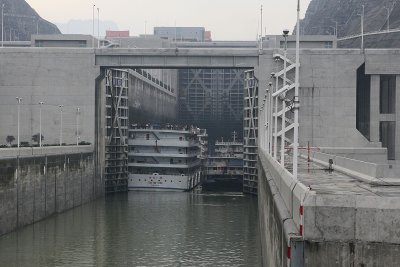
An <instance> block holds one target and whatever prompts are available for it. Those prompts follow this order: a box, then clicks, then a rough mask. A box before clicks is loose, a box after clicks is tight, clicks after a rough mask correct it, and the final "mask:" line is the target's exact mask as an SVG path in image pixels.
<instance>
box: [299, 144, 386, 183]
mask: <svg viewBox="0 0 400 267" xmlns="http://www.w3.org/2000/svg"><path fill="white" fill-rule="evenodd" d="M301 156H302V157H303V158H307V156H306V155H304V154H302V155H301ZM311 159H312V161H314V162H317V163H318V164H321V165H322V166H325V167H328V166H329V160H330V159H331V160H332V161H333V165H332V167H333V169H334V170H336V171H339V172H342V173H344V174H346V175H349V176H351V177H353V178H356V179H358V180H360V181H363V182H366V183H370V184H376V185H382V184H387V183H386V182H384V181H382V180H381V178H384V176H385V170H386V169H388V168H389V164H376V163H371V162H365V161H361V160H356V159H351V158H346V157H342V156H337V155H333V154H326V153H322V152H317V151H313V152H311Z"/></svg>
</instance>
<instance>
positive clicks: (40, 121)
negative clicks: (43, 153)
mask: <svg viewBox="0 0 400 267" xmlns="http://www.w3.org/2000/svg"><path fill="white" fill-rule="evenodd" d="M43 104H44V102H39V147H42V106H43Z"/></svg>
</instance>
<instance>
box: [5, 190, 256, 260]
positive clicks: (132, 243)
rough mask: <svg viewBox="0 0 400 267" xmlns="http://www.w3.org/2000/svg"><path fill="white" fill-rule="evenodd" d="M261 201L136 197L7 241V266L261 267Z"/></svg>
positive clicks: (83, 210) (71, 214)
mask: <svg viewBox="0 0 400 267" xmlns="http://www.w3.org/2000/svg"><path fill="white" fill-rule="evenodd" d="M258 238H259V234H258V224H257V200H256V199H255V198H253V197H250V196H243V195H241V194H196V193H167V192H165V193H148V192H130V193H127V194H122V195H115V196H111V197H108V198H107V199H101V200H98V201H96V202H94V203H90V204H88V205H85V206H83V207H79V208H76V209H74V210H71V211H68V212H66V213H64V214H60V215H58V216H54V217H52V218H49V219H47V220H44V221H42V222H39V223H37V224H35V225H32V226H28V227H25V228H23V229H21V230H20V231H17V232H14V233H11V234H9V235H6V236H3V237H1V238H0V259H1V261H0V265H1V264H4V263H7V264H6V265H5V266H259V265H260V259H259V239H258Z"/></svg>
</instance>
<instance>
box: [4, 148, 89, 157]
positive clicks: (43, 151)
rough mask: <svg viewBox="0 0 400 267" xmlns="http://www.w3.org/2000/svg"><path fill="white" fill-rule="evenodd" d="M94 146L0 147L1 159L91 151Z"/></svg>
mask: <svg viewBox="0 0 400 267" xmlns="http://www.w3.org/2000/svg"><path fill="white" fill-rule="evenodd" d="M90 152H93V146H91V145H84V146H62V147H59V146H49V147H21V148H16V147H13V148H0V159H2V158H15V157H18V156H19V157H30V156H39V155H60V154H61V155H62V154H72V153H78V154H79V153H90Z"/></svg>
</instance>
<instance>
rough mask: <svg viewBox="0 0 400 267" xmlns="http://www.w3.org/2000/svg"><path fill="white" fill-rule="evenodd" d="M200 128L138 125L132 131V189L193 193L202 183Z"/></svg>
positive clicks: (129, 166)
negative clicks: (198, 133)
mask: <svg viewBox="0 0 400 267" xmlns="http://www.w3.org/2000/svg"><path fill="white" fill-rule="evenodd" d="M197 131H198V129H197V128H191V127H180V126H173V125H169V124H168V125H165V126H158V125H146V126H144V127H139V126H136V125H134V126H133V127H132V128H131V129H130V130H129V140H128V144H129V150H128V156H129V157H128V160H129V161H128V170H129V179H128V187H129V190H173V191H189V190H192V189H193V188H195V187H196V186H197V185H198V184H199V183H200V181H201V172H200V166H201V160H200V159H199V157H198V156H199V153H200V149H199V142H198V138H197Z"/></svg>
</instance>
